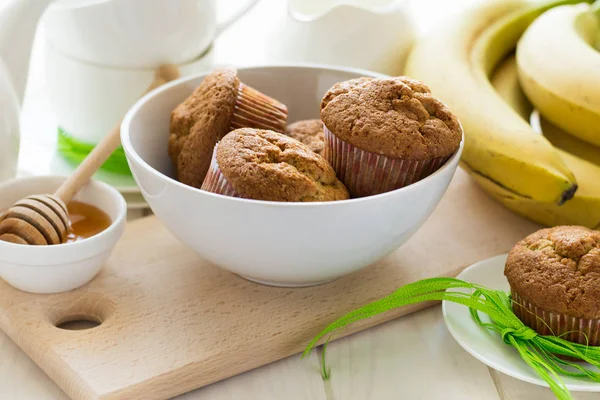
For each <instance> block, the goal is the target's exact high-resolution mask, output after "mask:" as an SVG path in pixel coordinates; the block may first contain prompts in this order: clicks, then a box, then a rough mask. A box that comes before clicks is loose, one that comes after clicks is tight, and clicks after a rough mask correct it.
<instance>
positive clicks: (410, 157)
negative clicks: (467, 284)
mask: <svg viewBox="0 0 600 400" xmlns="http://www.w3.org/2000/svg"><path fill="white" fill-rule="evenodd" d="M321 120H322V121H323V123H324V132H325V149H324V153H323V155H324V157H325V158H326V159H327V161H329V162H330V163H331V165H332V166H333V168H334V170H335V172H336V173H337V176H338V177H339V178H340V180H341V181H342V182H343V183H344V184H345V185H346V187H347V188H348V190H349V191H350V194H351V195H352V197H364V196H369V195H375V194H379V193H384V192H388V191H391V190H394V189H398V188H401V187H403V186H407V185H410V184H412V183H414V182H417V181H419V180H420V179H423V178H425V177H427V176H428V175H430V174H432V173H433V172H435V171H436V170H437V169H438V168H440V167H441V166H442V165H443V164H444V163H445V162H446V161H447V160H448V159H449V158H450V157H451V156H452V155H453V154H454V153H455V152H456V150H457V149H458V147H459V146H460V142H461V140H462V129H461V126H460V124H459V122H458V119H457V118H456V116H454V114H453V113H452V112H451V111H450V109H449V108H448V107H447V106H446V105H444V104H443V103H442V102H441V101H439V100H438V99H436V98H435V97H433V96H432V95H431V92H430V90H429V88H428V87H427V86H425V85H424V84H423V83H421V82H419V81H416V80H413V79H410V78H407V77H396V78H358V79H353V80H350V81H345V82H340V83H338V84H336V85H334V86H333V87H332V88H331V89H330V90H329V91H328V92H327V93H326V94H325V96H324V97H323V100H322V102H321Z"/></svg>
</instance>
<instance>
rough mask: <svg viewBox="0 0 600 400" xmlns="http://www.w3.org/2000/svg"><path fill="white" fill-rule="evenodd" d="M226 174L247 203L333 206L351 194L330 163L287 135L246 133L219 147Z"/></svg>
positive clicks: (236, 134) (236, 132)
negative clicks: (332, 203)
mask: <svg viewBox="0 0 600 400" xmlns="http://www.w3.org/2000/svg"><path fill="white" fill-rule="evenodd" d="M217 162H218V164H219V167H220V168H221V172H222V173H223V175H224V176H225V178H226V179H227V180H228V181H229V183H230V184H231V185H232V186H233V188H234V189H235V191H236V192H238V193H239V194H240V196H241V197H244V198H247V199H255V200H270V201H296V202H307V201H332V200H345V199H347V198H348V190H347V189H346V187H345V186H344V185H343V184H342V182H340V181H339V180H338V179H337V177H336V176H335V172H334V171H333V168H332V167H331V166H330V165H329V163H327V161H326V160H325V159H324V158H323V157H321V156H319V155H318V154H315V153H314V152H312V151H311V150H310V149H309V148H308V146H306V145H304V144H302V143H300V142H298V141H297V140H295V139H292V138H290V137H287V136H285V135H283V134H280V133H277V132H273V131H269V130H260V129H252V128H241V129H236V130H234V131H231V132H230V133H229V134H227V135H226V136H225V137H224V138H223V139H222V140H221V141H220V142H219V144H218V146H217Z"/></svg>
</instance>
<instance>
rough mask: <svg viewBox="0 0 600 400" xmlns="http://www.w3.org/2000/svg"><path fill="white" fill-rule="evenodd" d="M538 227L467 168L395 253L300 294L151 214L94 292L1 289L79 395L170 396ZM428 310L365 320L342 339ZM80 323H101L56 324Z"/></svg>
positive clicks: (29, 349) (5, 324)
mask: <svg viewBox="0 0 600 400" xmlns="http://www.w3.org/2000/svg"><path fill="white" fill-rule="evenodd" d="M537 228H538V226H537V225H535V224H533V223H531V222H528V221H525V220H524V219H522V218H520V217H518V216H516V215H515V214H513V213H511V212H509V211H507V210H506V209H504V208H503V207H501V206H500V205H498V204H497V203H495V202H494V201H493V200H491V199H490V198H488V197H487V196H486V195H485V194H484V193H483V192H482V191H480V189H479V188H477V187H476V186H475V184H474V183H472V182H471V180H470V178H468V177H467V175H466V174H465V173H464V172H463V171H462V170H459V171H457V174H456V176H455V178H454V180H453V182H452V184H451V185H450V188H449V189H448V192H447V193H446V195H445V197H444V199H443V200H442V202H441V203H440V205H439V206H438V208H437V209H436V210H435V212H434V214H433V215H432V216H431V218H430V219H429V220H428V221H427V222H426V223H425V225H424V226H423V227H422V228H421V229H420V230H419V231H418V232H417V234H415V236H414V237H413V238H412V239H411V240H410V241H409V242H408V243H407V244H405V245H404V246H403V247H402V248H400V249H399V250H398V251H396V252H395V253H394V254H392V255H391V256H389V257H388V258H386V259H384V260H383V261H381V262H379V263H377V264H375V265H373V266H371V267H369V268H366V269H364V270H362V271H359V272H357V273H355V274H353V275H350V276H347V277H344V278H342V279H339V280H337V281H334V282H331V283H328V284H325V285H321V286H317V287H311V288H300V289H293V288H273V287H267V286H262V285H259V284H255V283H251V282H248V281H246V280H244V279H242V278H240V277H238V276H236V275H233V274H231V273H229V272H226V271H222V270H220V269H218V268H216V267H214V266H212V265H210V264H209V263H207V262H205V261H203V260H202V259H200V258H198V257H197V256H196V255H194V254H193V253H192V252H191V251H190V250H188V249H187V248H185V247H184V246H183V245H182V244H180V243H179V242H178V241H177V240H176V239H175V238H174V237H173V236H171V234H170V233H169V232H168V231H167V230H166V228H164V227H163V225H162V224H161V223H160V222H159V221H158V220H157V219H155V218H154V217H149V218H145V219H142V220H139V221H136V222H133V223H131V224H130V225H129V226H128V228H127V230H126V233H125V235H124V237H123V239H122V240H121V242H120V243H119V244H118V246H117V248H116V249H115V251H114V253H113V255H112V257H111V259H110V261H109V262H108V264H107V265H106V266H105V268H104V269H103V270H102V272H101V273H100V274H99V275H98V276H97V277H96V278H95V279H94V280H93V281H92V282H91V283H89V284H88V285H86V286H85V287H83V288H80V289H78V290H75V291H72V292H68V293H63V294H58V295H33V294H27V293H23V292H20V291H17V290H15V289H13V288H11V287H10V286H8V285H7V284H6V283H4V282H2V281H0V328H1V329H2V330H3V331H4V332H6V333H7V334H8V336H10V337H11V338H12V340H14V341H15V342H16V343H17V345H19V347H21V348H22V349H23V350H24V351H25V352H26V353H27V354H28V355H29V356H30V357H31V358H32V359H33V360H34V361H35V362H36V363H37V364H38V365H39V366H40V367H41V368H42V369H43V370H44V371H45V372H46V373H47V374H48V375H49V376H50V377H51V378H52V379H53V380H54V381H55V382H56V383H57V384H58V386H60V387H61V388H62V389H63V390H64V391H65V392H66V393H67V394H69V395H70V396H71V397H72V398H73V399H128V400H134V399H144V400H150V399H166V398H169V397H172V396H176V395H178V394H181V393H184V392H187V391H190V390H192V389H196V388H199V387H202V386H205V385H208V384H210V383H213V382H216V381H219V380H222V379H225V378H228V377H230V376H233V375H236V374H239V373H242V372H245V371H248V370H250V369H253V368H256V367H259V366H262V365H265V364H267V363H270V362H273V361H275V360H278V359H281V358H284V357H287V356H289V355H292V354H296V353H299V352H301V351H302V350H303V349H304V348H305V346H306V345H307V344H308V343H309V341H310V340H311V339H312V338H313V337H314V336H315V335H316V334H317V333H318V332H319V331H320V330H321V329H323V328H324V327H325V326H326V325H327V324H328V323H329V322H331V321H333V320H334V319H336V318H337V317H340V316H341V315H343V314H344V313H346V312H348V311H350V310H352V309H354V308H356V307H358V306H361V305H363V304H365V303H367V302H370V301H373V300H375V299H378V298H380V297H383V296H385V295H387V294H389V293H390V292H392V291H394V290H395V289H397V288H398V287H400V286H402V285H403V284H406V283H409V282H413V281H416V280H419V279H422V278H428V277H433V276H442V275H444V276H454V275H456V274H457V273H458V272H459V271H460V270H461V269H462V268H464V267H466V266H468V265H470V264H472V263H474V262H476V261H478V260H481V259H484V258H488V257H490V256H494V255H496V254H499V253H504V252H506V251H508V250H509V249H510V248H511V247H512V245H513V244H514V243H515V242H516V241H517V240H519V239H520V238H522V237H524V236H525V235H527V234H529V233H531V232H533V231H534V230H536V229H537ZM427 305H430V304H417V305H414V306H410V307H406V308H403V309H398V310H393V311H392V312H388V313H387V314H384V315H381V316H378V317H375V318H372V319H368V320H363V321H361V322H359V323H356V324H354V325H352V326H350V327H348V328H347V329H345V330H344V331H343V332H341V333H340V334H339V335H338V336H337V338H340V337H342V336H345V335H349V334H351V333H354V332H357V331H359V330H363V329H366V328H369V327H371V326H374V325H377V324H380V323H382V322H384V321H387V320H390V319H392V318H396V317H398V316H401V315H405V314H407V313H410V312H413V311H416V310H418V309H421V308H424V307H425V306H427ZM80 319H84V320H86V319H87V320H96V321H98V322H100V323H101V324H100V325H99V326H97V327H95V328H92V329H87V330H78V331H73V330H65V329H61V328H58V327H56V325H59V324H61V323H62V322H64V321H67V320H80ZM313 356H314V355H313ZM398 356H401V355H398ZM317 373H318V371H315V374H317Z"/></svg>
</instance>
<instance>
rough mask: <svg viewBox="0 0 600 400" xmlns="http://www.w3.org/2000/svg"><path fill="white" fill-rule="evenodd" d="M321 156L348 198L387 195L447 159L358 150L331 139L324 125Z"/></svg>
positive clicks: (431, 170) (429, 171)
mask: <svg viewBox="0 0 600 400" xmlns="http://www.w3.org/2000/svg"><path fill="white" fill-rule="evenodd" d="M323 131H324V132H325V149H324V150H323V157H325V159H326V160H327V161H329V163H330V164H331V166H332V167H333V169H334V170H335V173H336V174H337V177H338V179H339V180H341V181H342V182H343V183H344V185H346V187H347V188H348V190H349V191H350V194H351V196H352V197H364V196H371V195H375V194H380V193H385V192H389V191H391V190H395V189H399V188H401V187H404V186H408V185H410V184H412V183H415V182H417V181H419V180H421V179H423V178H425V177H427V176H429V175H431V174H432V173H434V172H435V171H437V170H438V169H439V168H440V167H441V166H442V165H443V164H444V163H445V162H446V161H447V160H448V159H449V158H450V157H451V156H452V154H451V155H449V156H446V157H437V158H432V159H430V160H424V161H414V160H406V159H401V158H391V157H386V156H384V155H381V154H376V153H371V152H369V151H365V150H361V149H359V148H358V147H355V146H353V145H351V144H350V143H348V142H346V141H344V140H342V139H340V138H338V137H337V136H335V135H334V134H333V133H332V132H331V131H330V130H329V129H327V127H326V126H325V124H323Z"/></svg>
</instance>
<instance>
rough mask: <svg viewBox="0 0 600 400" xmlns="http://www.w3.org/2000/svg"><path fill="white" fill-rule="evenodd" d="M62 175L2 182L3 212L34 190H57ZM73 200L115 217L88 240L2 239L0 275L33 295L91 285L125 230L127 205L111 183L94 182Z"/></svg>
mask: <svg viewBox="0 0 600 400" xmlns="http://www.w3.org/2000/svg"><path fill="white" fill-rule="evenodd" d="M64 180H65V178H64V177H56V176H36V177H27V178H19V179H14V180H12V181H9V182H5V183H3V184H2V185H0V210H3V209H6V208H8V207H10V206H11V205H13V204H14V203H15V202H16V201H17V200H19V199H22V198H23V197H26V196H29V195H31V194H43V193H53V192H54V191H55V190H56V189H57V188H58V187H59V186H60V184H61V183H62V182H63V181H64ZM75 200H79V201H82V202H85V203H88V204H92V205H94V206H96V207H98V208H100V209H101V210H103V211H104V212H106V213H107V214H108V215H109V217H110V218H111V220H112V224H111V226H110V227H109V228H108V229H106V230H104V231H103V232H101V233H99V234H97V235H94V236H92V237H90V238H87V239H85V240H81V241H78V242H73V243H66V244H59V245H53V246H26V245H20V244H13V243H8V242H4V241H1V240H0V277H1V278H2V279H4V280H5V281H6V282H7V283H8V284H10V285H11V286H13V287H15V288H17V289H20V290H23V291H26V292H31V293H59V292H65V291H68V290H72V289H75V288H78V287H80V286H82V285H85V284H86V283H88V282H89V281H90V280H92V278H94V277H95V276H96V274H98V272H99V271H100V269H101V268H102V266H103V265H104V264H105V263H106V261H107V259H108V257H109V256H110V254H111V252H112V250H113V248H114V246H115V244H116V243H117V241H118V240H119V238H120V237H121V235H122V234H123V230H124V229H125V221H126V214H127V205H126V203H125V199H123V196H122V195H121V194H120V193H119V192H118V191H117V190H116V189H114V188H113V187H111V186H109V185H107V184H105V183H103V182H98V181H92V182H90V184H88V185H87V186H86V187H85V188H83V189H82V190H81V192H80V193H78V194H77V196H76V197H75Z"/></svg>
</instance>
